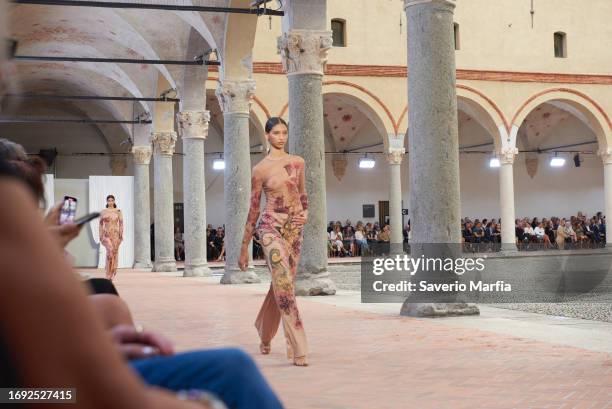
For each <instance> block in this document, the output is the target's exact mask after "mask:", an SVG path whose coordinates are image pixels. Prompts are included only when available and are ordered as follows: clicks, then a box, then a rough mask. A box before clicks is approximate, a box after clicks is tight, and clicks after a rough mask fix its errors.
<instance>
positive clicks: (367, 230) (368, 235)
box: [365, 223, 378, 243]
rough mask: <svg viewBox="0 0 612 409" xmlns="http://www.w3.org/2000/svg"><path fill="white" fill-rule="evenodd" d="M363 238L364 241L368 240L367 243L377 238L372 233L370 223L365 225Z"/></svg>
mask: <svg viewBox="0 0 612 409" xmlns="http://www.w3.org/2000/svg"><path fill="white" fill-rule="evenodd" d="M365 236H366V239H367V240H368V242H370V243H371V242H375V241H376V240H377V239H378V238H377V237H376V236H377V234H376V232H375V231H374V227H373V226H372V223H366V225H365Z"/></svg>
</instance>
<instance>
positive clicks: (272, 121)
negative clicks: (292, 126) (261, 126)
mask: <svg viewBox="0 0 612 409" xmlns="http://www.w3.org/2000/svg"><path fill="white" fill-rule="evenodd" d="M278 124H283V125H285V126H286V127H287V129H289V125H287V122H285V120H284V119H283V118H281V117H278V116H273V117H271V118H269V119H268V120H267V121H266V127H265V129H266V133H270V131H272V128H274V127H275V126H276V125H278Z"/></svg>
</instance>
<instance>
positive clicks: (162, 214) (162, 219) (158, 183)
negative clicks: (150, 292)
mask: <svg viewBox="0 0 612 409" xmlns="http://www.w3.org/2000/svg"><path fill="white" fill-rule="evenodd" d="M151 142H152V143H153V154H154V161H153V181H154V183H155V189H154V196H153V202H154V206H153V207H154V214H155V219H154V220H155V221H154V223H155V262H154V263H153V271H176V261H175V260H174V190H173V184H172V154H174V145H175V144H176V133H175V132H173V131H163V132H154V133H153V135H152V136H151Z"/></svg>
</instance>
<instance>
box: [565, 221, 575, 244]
mask: <svg viewBox="0 0 612 409" xmlns="http://www.w3.org/2000/svg"><path fill="white" fill-rule="evenodd" d="M564 230H565V235H566V236H567V237H569V239H570V242H571V243H575V242H576V241H577V238H576V232H575V231H574V228H573V227H572V223H571V222H569V221H566V222H565V227H564Z"/></svg>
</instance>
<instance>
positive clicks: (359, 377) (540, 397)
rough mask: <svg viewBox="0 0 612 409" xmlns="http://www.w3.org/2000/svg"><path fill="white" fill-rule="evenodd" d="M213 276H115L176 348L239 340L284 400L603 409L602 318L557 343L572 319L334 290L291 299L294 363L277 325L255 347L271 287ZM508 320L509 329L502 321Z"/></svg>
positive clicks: (611, 339) (346, 405) (139, 312)
mask: <svg viewBox="0 0 612 409" xmlns="http://www.w3.org/2000/svg"><path fill="white" fill-rule="evenodd" d="M87 272H88V273H89V274H92V275H95V276H99V275H101V271H100V270H97V271H96V270H89V271H87ZM218 282H219V277H218V276H217V277H209V278H181V277H177V276H173V275H172V274H163V273H162V274H155V273H150V272H138V271H134V270H120V271H119V274H118V278H117V280H116V285H117V287H118V289H119V292H120V293H121V296H122V297H124V299H126V300H127V302H128V303H129V304H130V306H131V308H132V310H133V312H134V316H135V319H136V321H137V322H139V323H141V324H143V325H144V326H146V327H147V328H148V329H152V330H157V331H160V332H162V333H164V334H166V335H168V336H169V337H170V338H171V339H173V340H174V341H175V342H176V347H177V349H178V350H187V349H193V348H211V347H220V346H238V347H241V348H243V349H245V350H246V351H247V352H248V353H250V354H251V355H252V356H253V357H254V358H255V360H256V361H257V363H258V365H259V366H260V368H261V369H262V371H263V372H264V374H265V375H266V377H267V378H268V380H269V382H270V383H271V384H272V386H273V388H274V389H275V391H276V392H277V393H278V394H279V396H280V397H281V399H282V400H283V402H284V403H285V405H286V407H287V408H288V409H306V408H313V409H315V408H316V409H356V408H378V409H385V408H393V409H410V408H422V409H428V408H435V409H445V408H449V409H461V408H470V409H476V408H483V409H494V408H519V409H529V408H558V409H561V408H563V409H570V408H575V409H579V408H580V409H582V408H598V409H603V408H611V409H612V354H611V353H610V352H611V350H612V348H609V347H608V346H611V345H612V324H609V323H594V322H585V323H586V324H589V323H592V325H594V326H596V327H589V326H587V327H586V328H587V329H586V331H589V330H590V328H592V329H593V331H595V332H594V333H597V334H598V335H597V337H598V341H597V342H595V343H589V342H588V336H586V337H585V334H588V332H584V331H585V329H584V327H583V328H582V333H581V334H582V335H580V334H579V335H577V337H578V338H577V339H576V340H575V341H574V342H573V343H572V342H562V341H563V340H564V339H565V340H567V339H570V341H571V339H572V338H573V337H574V336H575V334H576V333H577V332H576V331H578V330H579V329H580V328H579V327H580V326H579V325H573V326H572V325H570V326H569V327H568V326H567V325H566V326H565V327H563V328H565V329H564V330H565V332H562V331H563V330H562V327H561V326H557V327H555V326H554V325H549V324H550V323H547V322H543V321H542V319H539V318H537V317H540V316H537V315H536V314H531V315H529V316H528V315H525V314H528V313H520V314H523V317H527V318H521V316H512V314H519V313H517V312H511V311H507V310H501V309H497V308H490V307H483V310H482V311H483V317H477V318H473V319H472V318H469V317H468V318H457V319H435V320H432V319H415V318H408V317H400V316H399V315H397V314H396V313H395V312H394V311H399V306H397V305H395V306H394V305H381V306H379V307H376V306H372V305H362V306H359V304H358V302H357V301H356V300H358V297H357V295H356V294H355V293H349V292H347V293H344V292H343V291H340V292H339V294H338V296H333V297H313V298H299V299H298V303H299V307H300V310H301V313H302V316H303V320H304V324H305V328H306V331H307V335H308V340H309V344H310V349H311V354H310V357H309V360H310V363H311V365H310V366H309V367H307V368H297V367H293V366H291V365H289V363H288V361H287V360H286V359H285V357H284V348H283V347H284V340H283V336H282V331H279V334H278V335H277V338H276V339H275V340H274V342H273V344H272V354H271V355H268V356H262V355H259V354H258V347H257V346H258V339H257V334H256V331H255V329H254V327H253V321H254V319H255V316H256V314H257V311H258V309H259V306H260V304H261V302H262V301H263V298H264V294H265V292H266V291H267V285H268V284H267V283H263V284H257V285H237V286H223V285H220V284H218ZM485 315H486V316H485ZM498 315H499V316H498ZM534 316H535V317H536V318H533V317H534ZM504 317H505V318H504ZM508 317H511V318H512V317H514V321H515V322H514V324H513V325H514V326H513V325H505V324H504V322H509V323H510V324H512V321H510V320H508V319H507V318H508ZM529 317H531V318H529ZM504 319H506V321H503V320H504ZM500 320H501V321H500ZM576 321H577V320H576ZM582 321H584V320H582ZM555 328H559V331H561V334H560V336H559V337H555V336H554V334H551V332H556V329H555ZM572 328H578V329H576V331H573V330H572ZM542 332H546V333H548V335H546V334H542ZM580 337H582V338H585V339H581V338H580ZM606 341H608V342H607V343H606ZM570 345H578V346H582V347H576V346H570ZM254 409H255V408H254Z"/></svg>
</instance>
